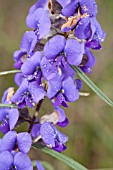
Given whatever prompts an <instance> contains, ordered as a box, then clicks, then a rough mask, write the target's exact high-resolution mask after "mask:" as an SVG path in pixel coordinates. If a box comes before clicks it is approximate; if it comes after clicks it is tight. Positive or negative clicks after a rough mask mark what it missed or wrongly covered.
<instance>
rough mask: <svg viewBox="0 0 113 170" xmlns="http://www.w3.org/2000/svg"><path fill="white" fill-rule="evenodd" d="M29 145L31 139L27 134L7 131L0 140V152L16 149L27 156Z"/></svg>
mask: <svg viewBox="0 0 113 170" xmlns="http://www.w3.org/2000/svg"><path fill="white" fill-rule="evenodd" d="M31 144H32V139H31V136H30V134H28V133H27V132H22V133H19V134H17V133H16V132H15V131H9V132H8V133H6V134H5V135H4V136H3V138H2V139H1V142H0V152H4V151H10V152H11V151H13V150H17V149H18V150H19V151H20V152H22V153H25V154H27V153H28V152H29V150H30V148H31ZM17 146H18V147H17Z"/></svg>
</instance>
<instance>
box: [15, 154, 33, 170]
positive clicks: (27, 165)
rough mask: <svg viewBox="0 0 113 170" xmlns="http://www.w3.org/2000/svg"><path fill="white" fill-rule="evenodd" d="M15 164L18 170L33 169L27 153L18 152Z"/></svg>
mask: <svg viewBox="0 0 113 170" xmlns="http://www.w3.org/2000/svg"><path fill="white" fill-rule="evenodd" d="M14 165H15V166H16V168H17V169H18V170H33V167H32V162H31V160H30V159H29V157H28V156H27V155H26V154H23V153H21V152H18V153H17V154H16V155H15V157H14Z"/></svg>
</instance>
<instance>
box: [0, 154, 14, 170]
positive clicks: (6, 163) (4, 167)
mask: <svg viewBox="0 0 113 170" xmlns="http://www.w3.org/2000/svg"><path fill="white" fill-rule="evenodd" d="M11 166H13V155H12V154H11V153H10V152H8V151H4V152H2V153H1V154H0V169H1V170H8V169H10V168H11Z"/></svg>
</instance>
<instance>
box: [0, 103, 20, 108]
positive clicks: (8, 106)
mask: <svg viewBox="0 0 113 170" xmlns="http://www.w3.org/2000/svg"><path fill="white" fill-rule="evenodd" d="M0 107H7V108H18V106H16V105H14V104H3V103H0Z"/></svg>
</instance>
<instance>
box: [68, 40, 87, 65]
mask: <svg viewBox="0 0 113 170" xmlns="http://www.w3.org/2000/svg"><path fill="white" fill-rule="evenodd" d="M65 52H66V58H67V61H68V63H69V64H72V65H75V66H78V65H79V64H80V63H81V61H82V58H83V54H84V43H79V42H78V41H76V40H74V39H69V40H67V43H66V47H65Z"/></svg>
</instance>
